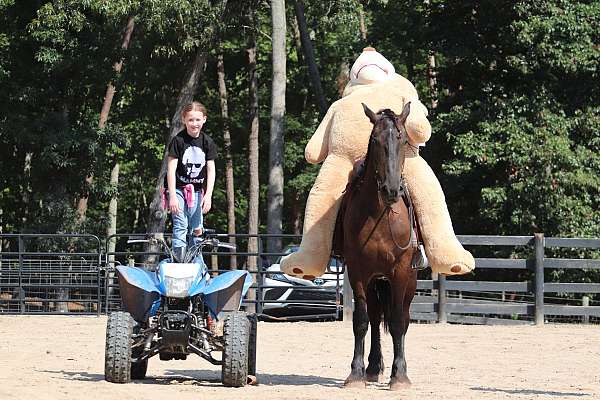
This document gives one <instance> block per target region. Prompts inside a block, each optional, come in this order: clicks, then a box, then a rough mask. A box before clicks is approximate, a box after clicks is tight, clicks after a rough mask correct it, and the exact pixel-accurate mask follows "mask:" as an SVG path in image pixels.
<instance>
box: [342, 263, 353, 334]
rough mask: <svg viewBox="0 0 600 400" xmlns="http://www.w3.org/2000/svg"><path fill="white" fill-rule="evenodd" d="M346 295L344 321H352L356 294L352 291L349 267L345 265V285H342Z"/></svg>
mask: <svg viewBox="0 0 600 400" xmlns="http://www.w3.org/2000/svg"><path fill="white" fill-rule="evenodd" d="M342 289H343V295H344V316H343V320H344V322H348V323H351V322H352V313H353V312H354V294H353V293H352V286H350V279H349V278H348V268H346V267H344V285H343V286H342Z"/></svg>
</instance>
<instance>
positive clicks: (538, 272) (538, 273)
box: [534, 233, 545, 325]
mask: <svg viewBox="0 0 600 400" xmlns="http://www.w3.org/2000/svg"><path fill="white" fill-rule="evenodd" d="M544 242H545V240H544V234H543V233H536V234H535V237H534V248H535V324H536V325H544Z"/></svg>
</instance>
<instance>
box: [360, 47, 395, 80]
mask: <svg viewBox="0 0 600 400" xmlns="http://www.w3.org/2000/svg"><path fill="white" fill-rule="evenodd" d="M395 73H396V70H395V69H394V66H393V65H392V64H391V63H390V62H389V61H388V60H387V59H386V58H385V57H384V56H382V55H381V54H380V53H378V52H377V51H376V50H375V49H374V48H373V47H365V48H364V49H363V52H362V53H361V55H360V56H358V58H357V59H356V61H354V64H353V65H352V68H351V69H350V82H351V83H352V84H355V85H362V84H369V83H376V82H384V81H387V80H389V79H392V78H393V77H394V75H395Z"/></svg>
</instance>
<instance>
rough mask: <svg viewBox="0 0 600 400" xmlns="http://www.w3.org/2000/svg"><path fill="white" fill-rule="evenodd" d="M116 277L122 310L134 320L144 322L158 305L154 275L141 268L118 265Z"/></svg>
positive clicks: (158, 296)
mask: <svg viewBox="0 0 600 400" xmlns="http://www.w3.org/2000/svg"><path fill="white" fill-rule="evenodd" d="M117 276H118V278H119V288H120V290H121V299H122V301H123V309H124V310H125V311H127V312H128V313H129V314H131V316H132V317H133V319H134V320H136V321H138V322H144V321H146V320H147V319H148V317H149V316H150V314H152V311H153V310H154V309H155V308H156V307H152V306H153V305H159V304H160V291H159V289H158V281H157V279H156V274H155V273H154V272H150V271H146V270H145V269H142V268H137V267H129V266H125V265H119V266H118V267H117Z"/></svg>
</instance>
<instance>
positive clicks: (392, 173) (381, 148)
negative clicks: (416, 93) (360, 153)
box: [363, 103, 410, 205]
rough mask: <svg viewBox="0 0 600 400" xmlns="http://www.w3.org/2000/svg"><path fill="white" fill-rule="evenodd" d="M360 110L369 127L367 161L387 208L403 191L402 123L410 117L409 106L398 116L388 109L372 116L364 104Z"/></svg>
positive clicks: (405, 139) (404, 138)
mask: <svg viewBox="0 0 600 400" xmlns="http://www.w3.org/2000/svg"><path fill="white" fill-rule="evenodd" d="M363 108H364V110H365V114H366V115H367V117H369V119H370V120H371V123H373V130H372V131H371V138H370V139H369V150H368V152H367V157H368V159H369V163H370V164H371V165H372V166H373V167H374V171H373V173H374V174H375V180H376V181H377V187H378V190H379V191H380V192H381V193H382V194H383V200H384V201H385V202H386V203H387V204H388V205H389V204H393V203H395V202H397V201H398V200H399V199H400V196H402V193H403V191H404V187H403V185H402V179H401V175H402V170H403V168H404V148H405V145H406V144H407V143H408V135H407V133H406V129H405V128H404V123H405V121H406V118H407V117H408V114H409V113H410V103H407V104H406V105H405V106H404V109H403V110H402V113H401V114H400V115H397V114H396V113H394V112H393V111H392V110H390V109H384V110H379V111H378V112H377V113H374V112H373V111H371V110H370V109H369V107H367V106H366V105H365V104H364V103H363Z"/></svg>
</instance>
